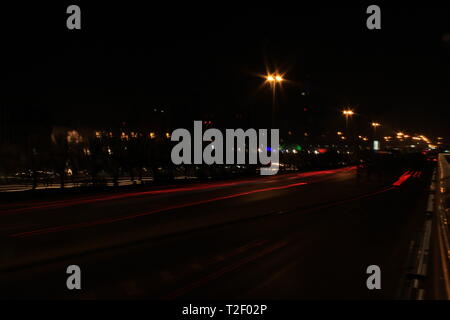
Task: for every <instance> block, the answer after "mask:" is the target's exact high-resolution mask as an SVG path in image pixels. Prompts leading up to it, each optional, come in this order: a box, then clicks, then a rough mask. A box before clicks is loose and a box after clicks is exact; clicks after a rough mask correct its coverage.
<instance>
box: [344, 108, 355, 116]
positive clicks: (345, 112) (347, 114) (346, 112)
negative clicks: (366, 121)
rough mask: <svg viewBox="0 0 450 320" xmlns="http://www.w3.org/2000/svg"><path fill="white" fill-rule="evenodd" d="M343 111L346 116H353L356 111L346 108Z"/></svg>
mask: <svg viewBox="0 0 450 320" xmlns="http://www.w3.org/2000/svg"><path fill="white" fill-rule="evenodd" d="M342 113H343V114H344V115H345V116H352V115H354V114H355V113H354V112H353V110H350V109H348V110H344V111H342Z"/></svg>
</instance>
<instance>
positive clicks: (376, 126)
mask: <svg viewBox="0 0 450 320" xmlns="http://www.w3.org/2000/svg"><path fill="white" fill-rule="evenodd" d="M380 126H381V124H380V123H379V122H372V127H373V135H374V136H376V135H377V128H378V127H380Z"/></svg>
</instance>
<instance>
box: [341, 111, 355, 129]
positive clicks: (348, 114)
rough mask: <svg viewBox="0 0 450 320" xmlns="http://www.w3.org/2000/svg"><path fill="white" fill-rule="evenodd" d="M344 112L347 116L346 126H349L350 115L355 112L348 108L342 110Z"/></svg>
mask: <svg viewBox="0 0 450 320" xmlns="http://www.w3.org/2000/svg"><path fill="white" fill-rule="evenodd" d="M342 114H343V115H344V116H345V127H346V128H348V117H351V116H353V115H354V114H355V113H354V112H353V110H350V109H346V110H343V111H342Z"/></svg>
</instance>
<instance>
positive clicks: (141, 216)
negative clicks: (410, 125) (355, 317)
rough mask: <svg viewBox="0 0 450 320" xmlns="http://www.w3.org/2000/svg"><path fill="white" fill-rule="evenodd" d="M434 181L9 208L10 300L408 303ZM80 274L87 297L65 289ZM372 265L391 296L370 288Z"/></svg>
mask: <svg viewBox="0 0 450 320" xmlns="http://www.w3.org/2000/svg"><path fill="white" fill-rule="evenodd" d="M407 171H410V173H411V176H410V177H409V179H407V180H405V181H402V183H397V184H398V185H393V183H395V182H396V181H398V179H399V177H400V176H401V175H402V174H403V173H404V172H407ZM430 171H431V169H430V168H429V167H426V166H423V167H421V168H418V167H404V168H402V170H398V171H396V172H390V173H380V172H375V173H374V174H373V175H372V176H371V177H370V179H368V178H367V177H366V176H365V175H364V174H358V172H357V170H356V168H354V167H349V168H342V169H333V170H325V171H318V172H312V173H296V174H283V175H277V176H272V177H260V178H248V179H241V180H232V181H224V182H210V183H198V184H192V185H189V186H175V187H159V188H149V189H145V190H140V191H137V192H130V191H127V192H123V193H114V194H112V195H104V194H103V195H93V196H90V197H88V196H84V197H81V196H77V197H75V198H72V199H69V200H65V201H61V202H57V201H56V202H55V201H51V202H47V203H40V202H35V201H33V202H27V201H25V202H22V203H19V204H16V205H14V204H7V205H3V206H1V207H0V210H1V211H0V234H1V235H2V257H1V259H2V260H1V267H0V268H1V273H0V280H1V281H0V286H1V290H0V295H1V296H2V298H86V299H103V298H121V299H122V298H130V299H133V298H152V299H185V298H189V299H190V298H203V299H216V298H217V299H241V298H242V299H245V298H268V299H326V298H334V299H349V298H358V299H373V298H384V299H391V298H402V297H403V294H404V290H405V283H406V277H405V275H406V273H407V272H408V268H409V266H408V262H407V260H408V253H409V248H410V244H411V240H413V239H414V238H415V237H416V236H417V231H418V230H419V229H420V228H421V226H422V225H423V221H424V219H425V215H424V212H425V208H426V199H427V194H426V191H427V188H428V186H429V182H430ZM72 264H75V265H78V266H80V268H81V270H82V289H81V290H79V291H77V290H73V291H70V290H68V289H67V287H66V279H67V277H68V275H67V274H66V268H67V266H69V265H72ZM369 265H378V266H380V268H381V272H382V289H381V290H372V291H370V290H368V289H367V287H366V280H367V277H368V275H367V274H366V268H367V267H368V266H369ZM429 298H433V297H429Z"/></svg>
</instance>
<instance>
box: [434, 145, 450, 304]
mask: <svg viewBox="0 0 450 320" xmlns="http://www.w3.org/2000/svg"><path fill="white" fill-rule="evenodd" d="M435 188H436V190H435V196H436V223H437V233H438V235H437V237H438V246H439V251H440V252H439V255H440V260H441V263H442V266H441V268H442V273H443V278H444V286H445V291H446V294H447V299H449V300H450V272H449V271H450V269H449V266H450V229H449V227H450V226H449V223H448V221H449V214H450V154H445V153H441V154H439V161H438V168H437V176H436V185H435Z"/></svg>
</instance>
